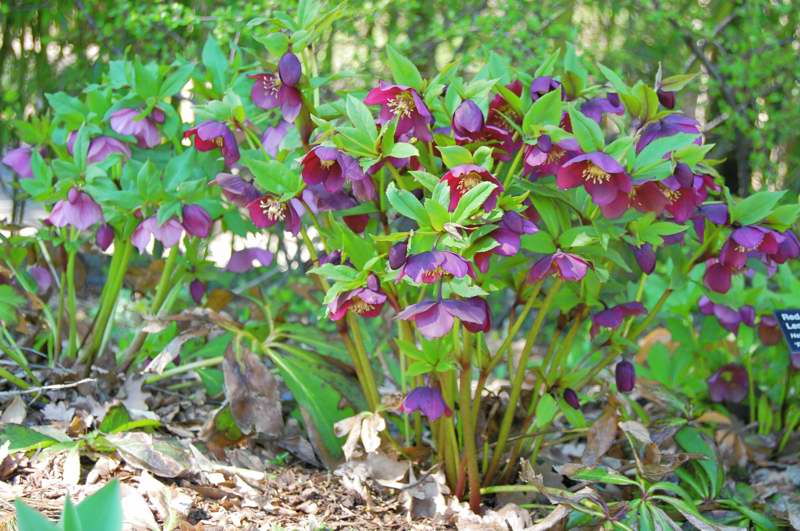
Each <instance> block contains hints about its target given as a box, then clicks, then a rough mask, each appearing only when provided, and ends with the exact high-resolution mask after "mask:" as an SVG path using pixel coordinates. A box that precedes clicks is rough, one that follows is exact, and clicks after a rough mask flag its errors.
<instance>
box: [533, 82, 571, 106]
mask: <svg viewBox="0 0 800 531" xmlns="http://www.w3.org/2000/svg"><path fill="white" fill-rule="evenodd" d="M560 86H561V83H560V82H559V81H558V80H556V79H553V78H552V77H550V76H541V77H537V78H536V79H534V80H533V81H532V82H531V100H533V101H536V100H538V99H539V98H541V97H542V96H544V95H545V94H547V93H548V92H550V91H553V90H555V89H557V88H558V87H560ZM561 97H562V98H563V97H564V89H563V88H562V89H561Z"/></svg>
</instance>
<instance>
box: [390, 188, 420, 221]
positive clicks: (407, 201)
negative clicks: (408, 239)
mask: <svg viewBox="0 0 800 531" xmlns="http://www.w3.org/2000/svg"><path fill="white" fill-rule="evenodd" d="M386 197H387V198H388V199H389V203H391V205H392V206H393V207H394V208H395V210H397V212H399V213H400V214H401V215H403V216H405V217H407V218H411V219H413V220H414V221H416V222H417V224H418V225H420V226H423V225H427V224H428V213H427V212H426V211H425V207H423V206H422V203H420V202H419V199H417V198H416V197H415V196H414V194H412V193H411V192H409V191H407V190H400V189H398V188H397V187H396V186H395V184H394V183H389V186H388V187H387V188H386Z"/></svg>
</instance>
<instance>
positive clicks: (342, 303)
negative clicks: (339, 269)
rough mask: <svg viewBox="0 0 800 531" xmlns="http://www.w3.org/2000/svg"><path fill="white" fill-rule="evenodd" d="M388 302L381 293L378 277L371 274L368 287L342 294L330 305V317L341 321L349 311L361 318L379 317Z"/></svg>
mask: <svg viewBox="0 0 800 531" xmlns="http://www.w3.org/2000/svg"><path fill="white" fill-rule="evenodd" d="M385 302H386V294H385V293H384V292H383V291H381V286H380V283H379V282H378V277H376V276H375V275H372V274H370V275H369V277H367V285H366V286H364V287H360V288H356V289H352V290H349V291H345V292H342V293H340V294H339V295H337V296H336V298H334V299H333V301H332V302H331V303H330V304H328V317H330V318H331V320H333V321H339V320H341V319H343V318H344V316H345V315H347V312H348V311H351V312H353V313H355V314H356V315H360V316H361V317H377V316H378V315H380V313H381V310H382V309H383V304H384V303H385Z"/></svg>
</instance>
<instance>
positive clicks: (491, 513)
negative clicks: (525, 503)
mask: <svg viewBox="0 0 800 531" xmlns="http://www.w3.org/2000/svg"><path fill="white" fill-rule="evenodd" d="M449 508H450V510H451V511H453V513H454V514H455V515H456V528H457V529H458V530H459V531H523V530H528V529H534V528H533V527H531V516H530V514H529V513H528V511H526V510H524V509H522V508H521V507H519V506H518V505H516V504H513V503H507V504H506V505H504V506H503V507H502V508H501V509H499V510H496V511H495V510H492V509H489V510H487V511H486V512H484V513H483V514H475V513H473V512H472V510H470V508H469V505H468V504H466V503H458V501H456V500H454V501H453V502H451V503H450V507H449ZM541 529H550V528H549V527H543V528H541Z"/></svg>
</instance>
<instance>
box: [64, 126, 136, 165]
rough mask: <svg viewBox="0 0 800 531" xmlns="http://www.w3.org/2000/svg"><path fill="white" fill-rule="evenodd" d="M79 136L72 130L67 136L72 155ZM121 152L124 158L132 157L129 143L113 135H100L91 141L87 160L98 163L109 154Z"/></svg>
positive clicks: (68, 148) (69, 150) (68, 147)
mask: <svg viewBox="0 0 800 531" xmlns="http://www.w3.org/2000/svg"><path fill="white" fill-rule="evenodd" d="M77 138H78V133H76V132H75V131H72V132H71V133H70V134H69V137H67V152H68V153H69V154H70V155H72V154H73V149H74V148H75V140H77ZM114 153H119V154H121V155H122V158H123V159H126V160H127V159H129V158H131V149H130V148H129V147H128V144H126V143H124V142H122V141H120V140H117V139H116V138H114V137H111V136H98V137H97V138H95V139H93V140H92V141H91V142H89V150H88V151H87V153H86V161H87V162H88V163H89V164H97V163H99V162H103V161H104V160H106V158H107V157H108V156H109V155H112V154H114Z"/></svg>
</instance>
